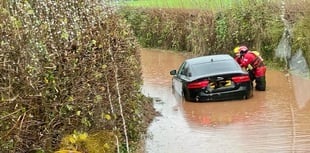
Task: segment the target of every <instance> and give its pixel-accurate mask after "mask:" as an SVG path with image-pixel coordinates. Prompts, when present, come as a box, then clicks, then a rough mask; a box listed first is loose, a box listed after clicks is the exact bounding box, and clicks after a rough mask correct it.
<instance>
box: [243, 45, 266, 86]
mask: <svg viewBox="0 0 310 153" xmlns="http://www.w3.org/2000/svg"><path fill="white" fill-rule="evenodd" d="M239 54H240V57H241V60H240V66H241V67H244V68H247V69H248V70H250V71H252V72H253V74H254V79H253V80H255V89H256V90H259V91H265V90H266V66H265V64H264V62H263V59H262V58H261V56H259V55H257V54H255V53H254V52H251V51H249V49H248V48H247V47H246V46H240V47H239Z"/></svg>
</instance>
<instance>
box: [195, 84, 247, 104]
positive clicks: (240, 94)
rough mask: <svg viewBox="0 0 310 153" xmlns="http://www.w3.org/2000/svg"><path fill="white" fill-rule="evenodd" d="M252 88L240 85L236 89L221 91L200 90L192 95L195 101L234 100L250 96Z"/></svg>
mask: <svg viewBox="0 0 310 153" xmlns="http://www.w3.org/2000/svg"><path fill="white" fill-rule="evenodd" d="M252 95H253V90H252V89H249V88H247V87H240V88H239V89H237V90H232V91H223V92H218V93H205V92H200V93H199V94H197V95H196V97H193V98H194V99H195V101H224V100H236V99H247V98H250V97H252Z"/></svg>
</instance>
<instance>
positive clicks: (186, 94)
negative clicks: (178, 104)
mask: <svg viewBox="0 0 310 153" xmlns="http://www.w3.org/2000/svg"><path fill="white" fill-rule="evenodd" d="M183 97H184V99H185V100H186V101H192V99H191V97H190V96H189V94H188V93H187V92H186V90H183Z"/></svg>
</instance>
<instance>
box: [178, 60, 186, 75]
mask: <svg viewBox="0 0 310 153" xmlns="http://www.w3.org/2000/svg"><path fill="white" fill-rule="evenodd" d="M185 65H186V62H184V63H182V65H181V66H180V68H179V70H178V75H186V72H185Z"/></svg>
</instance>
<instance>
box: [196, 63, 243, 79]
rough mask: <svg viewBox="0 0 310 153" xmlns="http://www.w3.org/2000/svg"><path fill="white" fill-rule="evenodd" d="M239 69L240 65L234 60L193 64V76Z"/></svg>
mask: <svg viewBox="0 0 310 153" xmlns="http://www.w3.org/2000/svg"><path fill="white" fill-rule="evenodd" d="M239 70H240V66H239V65H238V64H237V63H236V62H235V61H234V60H225V61H214V62H206V63H198V64H194V65H192V66H191V73H192V76H200V75H205V74H215V73H216V74H217V73H225V72H232V71H239Z"/></svg>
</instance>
